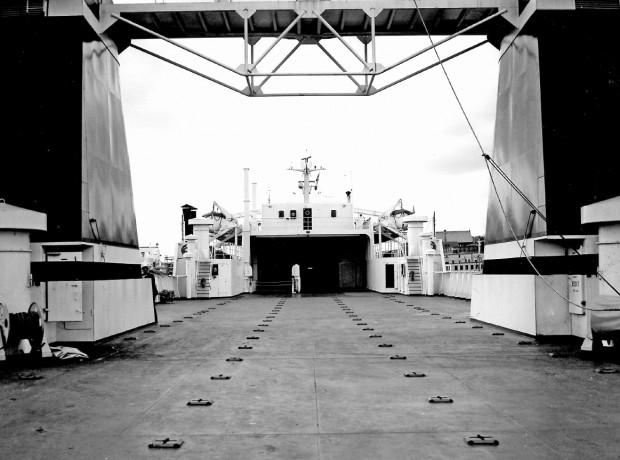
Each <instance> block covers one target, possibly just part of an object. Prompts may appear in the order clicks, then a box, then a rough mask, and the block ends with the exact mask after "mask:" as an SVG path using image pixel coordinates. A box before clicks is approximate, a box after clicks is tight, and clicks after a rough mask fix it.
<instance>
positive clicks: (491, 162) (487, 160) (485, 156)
mask: <svg viewBox="0 0 620 460" xmlns="http://www.w3.org/2000/svg"><path fill="white" fill-rule="evenodd" d="M412 1H413V4H414V6H415V8H416V10H417V11H418V16H419V17H420V21H421V23H422V27H423V28H424V32H425V33H426V36H427V37H428V40H429V42H430V43H431V46H432V47H433V51H434V53H435V56H436V57H437V61H438V63H439V66H440V67H441V70H442V72H443V74H444V76H445V77H446V81H447V82H448V85H449V86H450V90H451V91H452V94H453V95H454V98H455V100H456V102H457V104H458V106H459V109H460V110H461V113H462V114H463V117H464V118H465V121H466V122H467V125H468V126H469V130H470V131H471V134H472V135H473V137H474V139H475V141H476V144H477V145H478V148H479V149H480V153H481V155H482V158H483V159H484V160H485V166H486V168H487V171H488V173H489V178H490V180H491V185H492V187H493V190H494V193H495V196H496V197H497V201H498V204H499V207H500V210H501V211H502V215H503V216H504V220H505V221H506V223H507V224H508V227H509V228H510V232H511V233H512V236H513V239H514V241H515V243H517V245H518V246H519V249H520V251H521V254H522V255H523V256H524V257H525V258H526V260H527V262H528V263H529V265H530V266H531V267H532V270H534V272H535V273H536V275H537V276H538V277H540V278H541V279H542V280H543V282H544V283H545V285H547V287H549V289H551V290H552V291H553V292H554V293H555V294H557V295H558V296H559V297H560V298H562V299H564V300H565V301H566V302H568V303H569V304H571V305H574V306H576V307H578V308H581V309H583V310H590V311H620V309H618V308H608V309H598V308H587V307H585V306H582V305H579V304H577V303H575V302H573V301H571V300H570V299H569V298H568V297H566V296H565V295H564V294H562V293H561V292H559V291H558V290H557V289H555V287H553V286H552V285H551V283H550V282H549V281H548V280H547V279H546V278H545V277H544V276H543V275H542V273H540V271H539V270H538V268H537V267H536V266H535V265H534V262H532V260H531V256H530V255H529V253H528V252H527V249H526V248H525V244H521V243H520V242H519V237H517V234H516V232H515V231H514V228H513V226H512V224H511V223H510V220H509V219H508V215H507V213H506V210H505V208H504V205H503V203H502V200H501V198H500V196H499V192H498V190H497V185H496V183H495V180H494V179H493V173H492V171H491V167H490V166H489V165H491V166H492V167H493V168H494V169H495V170H496V171H497V172H498V173H499V174H500V175H501V176H502V178H503V179H504V180H505V181H506V182H507V183H508V185H510V187H512V189H513V190H514V191H515V192H517V194H518V195H519V196H520V197H521V198H522V199H523V200H524V201H525V202H526V203H527V204H528V205H529V206H530V207H531V208H532V210H533V211H535V212H536V214H537V215H538V216H539V217H540V218H541V219H543V221H544V222H547V217H546V216H545V215H544V214H543V213H542V212H541V211H540V209H538V207H537V206H536V205H535V204H534V203H533V202H532V201H531V200H530V199H529V198H528V197H527V195H526V194H525V193H524V192H523V191H522V190H521V189H520V188H519V187H518V186H517V184H515V183H514V182H513V181H512V179H510V177H509V176H508V174H506V172H505V171H503V170H502V168H501V167H500V166H499V165H498V164H497V163H496V162H495V160H493V159H492V158H491V157H490V155H488V154H487V153H486V152H485V151H484V147H483V146H482V143H481V142H480V138H479V137H478V134H477V133H476V130H475V129H474V126H473V124H472V123H471V120H470V119H469V116H468V115H467V112H466V110H465V108H464V107H463V103H462V102H461V99H460V97H459V95H458V93H457V92H456V89H455V88H454V85H453V84H452V80H451V79H450V76H449V75H448V72H447V70H446V68H445V66H444V64H443V61H442V60H441V57H440V56H439V52H438V51H437V47H436V46H435V43H434V42H433V38H432V36H431V34H430V31H429V29H428V26H427V25H426V21H425V20H424V17H423V16H422V13H421V12H420V8H419V6H418V2H417V0H412ZM513 41H514V40H513ZM559 236H560V239H562V240H563V241H566V238H565V237H564V235H561V234H560V235H559ZM569 249H571V250H572V251H574V252H575V254H576V255H581V253H580V252H579V251H578V250H577V249H574V248H569ZM596 276H597V277H598V278H599V279H601V280H602V281H603V282H605V284H607V285H608V286H609V287H610V288H611V289H612V290H613V291H614V292H615V293H616V294H617V295H618V296H620V291H619V290H618V289H617V288H616V287H614V286H613V285H612V284H611V283H610V282H609V281H608V280H607V279H606V278H605V277H604V276H603V274H602V273H601V272H599V271H598V270H597V271H596Z"/></svg>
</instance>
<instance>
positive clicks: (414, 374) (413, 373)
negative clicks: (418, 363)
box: [404, 372, 426, 378]
mask: <svg viewBox="0 0 620 460" xmlns="http://www.w3.org/2000/svg"><path fill="white" fill-rule="evenodd" d="M404 375H405V377H410V378H416V377H417V378H419V377H426V374H424V373H422V372H407V373H406V374H404Z"/></svg>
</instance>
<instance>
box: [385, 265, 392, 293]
mask: <svg viewBox="0 0 620 460" xmlns="http://www.w3.org/2000/svg"><path fill="white" fill-rule="evenodd" d="M385 287H386V289H387V288H393V287H394V264H385Z"/></svg>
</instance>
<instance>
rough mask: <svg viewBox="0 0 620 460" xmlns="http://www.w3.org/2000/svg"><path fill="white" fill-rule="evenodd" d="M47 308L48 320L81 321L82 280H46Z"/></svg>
mask: <svg viewBox="0 0 620 460" xmlns="http://www.w3.org/2000/svg"><path fill="white" fill-rule="evenodd" d="M47 308H48V311H47V320H48V321H82V282H81V281H50V282H48V283H47Z"/></svg>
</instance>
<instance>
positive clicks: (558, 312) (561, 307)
mask: <svg viewBox="0 0 620 460" xmlns="http://www.w3.org/2000/svg"><path fill="white" fill-rule="evenodd" d="M545 281H546V282H547V283H549V284H550V285H551V286H552V287H553V288H554V289H555V290H556V291H558V292H559V293H560V294H561V295H562V296H563V297H567V296H568V280H567V275H546V276H545ZM545 281H543V280H542V279H540V278H536V334H537V335H570V334H571V320H570V314H569V312H568V302H567V301H566V300H565V299H564V298H562V297H560V296H559V295H558V294H557V293H555V292H554V291H553V290H552V289H551V288H550V287H549V286H548V285H547V284H545Z"/></svg>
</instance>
